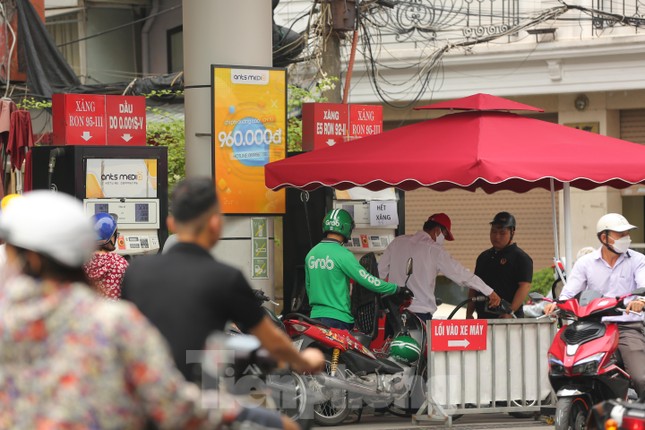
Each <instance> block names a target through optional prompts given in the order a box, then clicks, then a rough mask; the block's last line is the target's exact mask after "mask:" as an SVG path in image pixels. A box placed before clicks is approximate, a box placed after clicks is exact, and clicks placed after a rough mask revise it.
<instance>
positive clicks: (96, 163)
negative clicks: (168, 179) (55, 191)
mask: <svg viewBox="0 0 645 430" xmlns="http://www.w3.org/2000/svg"><path fill="white" fill-rule="evenodd" d="M86 163H87V164H86V166H85V198H86V199H105V198H121V197H126V198H137V197H138V198H157V160H156V159H154V158H153V159H126V158H90V159H88V160H87V161H86Z"/></svg>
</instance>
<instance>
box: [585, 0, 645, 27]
mask: <svg viewBox="0 0 645 430" xmlns="http://www.w3.org/2000/svg"><path fill="white" fill-rule="evenodd" d="M594 9H595V10H597V11H598V12H600V13H596V14H593V15H592V22H593V26H594V28H596V29H604V28H607V27H613V26H616V25H630V26H634V27H643V26H645V0H594Z"/></svg>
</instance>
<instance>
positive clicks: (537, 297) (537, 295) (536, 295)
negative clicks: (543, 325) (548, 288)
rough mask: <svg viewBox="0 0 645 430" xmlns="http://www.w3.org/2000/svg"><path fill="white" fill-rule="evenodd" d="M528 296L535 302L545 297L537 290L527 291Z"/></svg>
mask: <svg viewBox="0 0 645 430" xmlns="http://www.w3.org/2000/svg"><path fill="white" fill-rule="evenodd" d="M529 298H530V299H531V300H533V301H534V302H537V301H540V300H544V299H545V297H544V296H543V295H542V294H540V293H538V292H535V291H533V292H531V293H529Z"/></svg>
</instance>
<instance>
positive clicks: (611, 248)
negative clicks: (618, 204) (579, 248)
mask: <svg viewBox="0 0 645 430" xmlns="http://www.w3.org/2000/svg"><path fill="white" fill-rule="evenodd" d="M635 228H637V227H636V226H634V225H631V224H630V223H629V222H628V221H627V219H626V218H625V217H624V216H622V215H620V214H616V213H609V214H607V215H604V216H602V217H601V218H600V219H599V220H598V223H597V224H596V234H597V236H598V240H600V243H602V246H601V247H600V248H598V249H596V250H595V251H593V252H591V253H589V254H586V255H583V256H582V257H580V258H579V259H578V260H577V261H576V264H574V266H573V269H572V270H571V274H569V275H568V276H567V284H566V285H565V286H564V288H563V289H562V292H561V293H560V297H559V299H560V300H566V299H570V298H571V297H574V296H575V295H576V294H578V293H580V292H582V291H585V290H594V291H598V292H600V293H601V294H602V295H603V296H613V297H616V296H623V295H625V294H629V293H630V292H632V291H634V290H635V289H636V288H640V287H645V255H643V254H641V253H640V252H635V251H631V250H629V245H630V244H631V238H630V236H629V232H630V231H631V230H633V229H635ZM625 301H626V302H627V301H629V303H627V305H626V309H627V311H628V312H626V313H624V314H623V315H620V316H615V317H613V316H612V317H604V318H603V321H614V322H616V323H617V324H618V330H619V333H620V338H619V340H618V350H619V351H620V355H621V356H622V359H623V364H624V366H625V371H626V372H627V373H629V375H630V376H631V377H632V382H633V383H634V385H635V387H636V391H637V392H638V395H639V397H640V398H643V395H645V336H644V335H643V316H642V315H639V314H636V313H638V312H641V311H642V310H643V307H644V306H645V304H644V303H643V302H642V301H641V300H630V299H625ZM555 308H556V304H555V303H549V304H548V305H546V306H545V308H544V313H545V314H550V313H551V312H553V311H554V310H555Z"/></svg>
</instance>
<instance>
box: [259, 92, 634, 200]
mask: <svg viewBox="0 0 645 430" xmlns="http://www.w3.org/2000/svg"><path fill="white" fill-rule="evenodd" d="M502 100H503V99H502ZM265 168H266V170H265V183H266V185H267V187H268V188H271V189H274V190H277V189H280V188H284V187H296V188H300V189H304V190H313V189H316V188H318V187H321V186H328V187H333V188H337V189H347V188H351V187H355V186H361V187H365V188H368V189H370V190H379V189H383V188H387V187H396V188H400V189H402V190H406V191H407V190H412V189H415V188H419V187H428V188H431V189H434V190H437V191H445V190H448V189H451V188H462V189H467V190H471V191H474V190H475V189H476V188H482V189H483V190H484V191H485V192H487V193H492V192H495V191H498V190H512V191H515V192H525V191H528V190H531V189H533V188H544V189H547V190H548V189H550V180H551V179H554V180H555V188H556V189H561V188H562V184H563V183H565V182H568V183H570V184H571V186H573V187H576V188H580V189H583V190H589V189H593V188H596V187H598V186H600V185H608V186H611V187H614V188H624V187H627V186H629V185H631V184H635V183H641V182H645V146H643V145H639V144H635V143H631V142H627V141H623V140H620V139H616V138H612V137H607V136H602V135H599V134H594V133H589V132H586V131H581V130H577V129H574V128H570V127H566V126H562V125H558V124H553V123H549V122H545V121H541V120H537V119H532V118H527V117H523V116H520V115H517V114H514V113H509V112H498V111H490V110H487V111H472V112H460V113H454V114H449V115H445V116H443V117H441V118H437V119H431V120H426V121H423V122H419V123H416V124H412V125H409V126H405V127H400V128H397V129H394V130H390V131H387V132H384V133H381V134H379V135H374V136H369V137H365V138H362V139H358V140H354V141H351V142H347V143H345V144H342V145H336V146H334V147H330V148H325V149H321V150H317V151H313V152H310V153H306V154H301V155H297V156H295V157H291V158H288V159H285V160H281V161H276V162H273V163H269V164H267V165H266V166H265Z"/></svg>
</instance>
